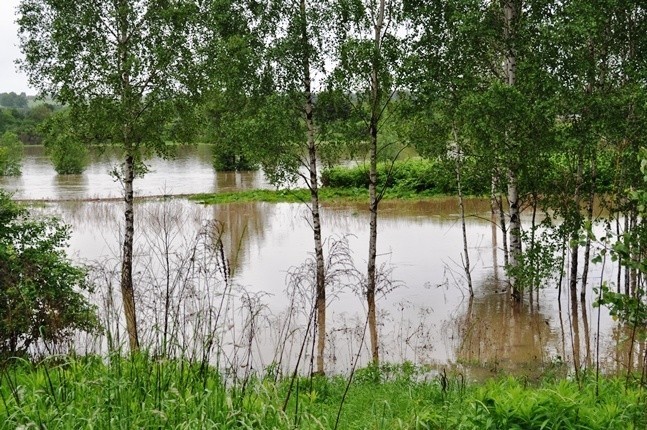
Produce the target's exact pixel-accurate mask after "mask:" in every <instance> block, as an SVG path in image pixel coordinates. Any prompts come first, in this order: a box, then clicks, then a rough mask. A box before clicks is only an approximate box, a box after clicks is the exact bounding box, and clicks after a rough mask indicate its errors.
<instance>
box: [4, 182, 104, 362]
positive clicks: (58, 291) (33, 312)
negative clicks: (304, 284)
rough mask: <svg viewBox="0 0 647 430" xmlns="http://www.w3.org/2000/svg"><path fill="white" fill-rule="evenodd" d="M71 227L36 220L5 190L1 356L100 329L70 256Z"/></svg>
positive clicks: (80, 274)
mask: <svg viewBox="0 0 647 430" xmlns="http://www.w3.org/2000/svg"><path fill="white" fill-rule="evenodd" d="M69 236H70V231H69V227H68V226H66V225H64V224H62V223H61V222H60V221H59V220H57V219H54V218H45V219H35V218H31V217H30V216H29V214H28V212H27V211H26V210H25V209H23V208H21V207H19V206H17V205H16V204H15V203H13V202H12V201H11V199H10V198H9V196H8V195H7V194H6V193H5V192H4V191H0V315H1V317H0V354H2V355H4V354H11V355H14V354H20V353H25V352H26V351H27V349H28V348H29V346H30V345H32V344H33V343H35V342H37V341H44V342H53V343H58V342H62V341H63V340H66V339H68V338H69V337H70V336H71V335H72V334H73V333H74V331H76V330H85V331H92V330H96V329H97V328H98V321H97V317H96V314H95V308H94V306H92V305H90V303H89V302H88V301H87V300H86V298H85V296H84V293H87V292H88V291H90V289H91V287H90V285H89V284H88V283H87V280H86V273H85V270H84V269H82V268H80V267H77V266H75V265H73V264H72V263H71V262H70V261H69V260H68V259H67V257H66V255H65V251H64V249H65V247H66V245H67V240H68V239H69Z"/></svg>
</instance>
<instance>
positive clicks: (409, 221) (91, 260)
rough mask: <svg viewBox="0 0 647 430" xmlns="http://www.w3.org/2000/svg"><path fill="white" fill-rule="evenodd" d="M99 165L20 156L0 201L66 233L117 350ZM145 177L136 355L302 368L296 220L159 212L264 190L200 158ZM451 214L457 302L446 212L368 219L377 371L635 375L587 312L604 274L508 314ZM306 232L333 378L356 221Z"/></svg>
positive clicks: (302, 213)
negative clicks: (562, 369)
mask: <svg viewBox="0 0 647 430" xmlns="http://www.w3.org/2000/svg"><path fill="white" fill-rule="evenodd" d="M115 160H116V158H114V157H112V156H110V155H108V154H103V155H99V156H97V158H96V159H95V160H94V162H93V163H92V164H91V166H90V168H89V169H88V170H87V172H86V173H84V174H83V175H76V176H57V175H56V174H55V173H54V170H53V169H52V168H51V166H50V165H49V164H48V161H47V160H46V158H45V157H44V155H43V153H42V148H38V147H30V148H28V152H27V154H26V159H25V162H24V165H23V174H22V176H21V177H19V178H0V186H3V187H4V188H6V189H8V190H11V191H14V192H15V197H16V198H18V199H30V200H45V201H46V203H42V204H37V205H35V210H36V211H38V212H43V213H47V214H55V215H58V216H60V217H61V218H63V219H64V220H65V221H66V222H68V223H70V224H71V225H72V228H73V235H72V239H71V242H70V252H71V253H72V255H73V258H75V259H77V260H79V261H83V262H85V263H88V264H91V265H93V266H94V267H95V269H96V270H95V280H96V281H97V284H98V285H99V288H98V291H97V293H96V294H97V297H96V298H95V301H96V303H97V304H98V305H99V306H100V308H101V310H102V312H104V314H105V322H106V323H107V325H108V326H109V327H110V330H113V334H114V335H115V336H116V337H119V333H121V332H122V331H123V327H121V323H120V316H119V315H120V308H119V297H118V284H116V283H115V279H116V278H115V272H116V269H117V266H118V265H117V262H118V259H119V240H120V231H121V228H122V225H123V220H122V211H123V209H122V204H121V202H120V201H119V200H118V199H115V200H105V199H109V198H117V197H119V195H120V194H119V193H120V189H119V184H118V183H116V182H115V181H113V179H112V178H111V177H110V176H109V175H108V171H109V170H110V168H111V166H112V164H114V163H116V161H115ZM150 165H151V169H152V172H151V173H149V174H148V175H146V176H145V177H144V178H143V179H140V180H137V181H136V186H135V189H136V196H167V197H166V198H152V199H146V200H141V201H138V203H137V204H136V214H135V216H136V225H137V230H136V231H137V233H136V245H135V246H136V259H137V264H138V266H137V267H138V270H137V273H136V275H135V276H136V277H137V280H138V281H137V280H136V282H138V283H137V287H136V288H137V290H136V294H137V297H138V300H139V301H140V302H141V304H142V306H141V307H140V313H141V315H140V321H142V322H143V327H144V328H143V329H142V330H143V331H144V332H145V333H148V337H146V336H144V337H145V339H147V341H148V343H149V345H151V346H152V347H159V345H161V344H162V343H163V344H164V345H165V346H164V347H165V348H166V347H167V346H166V345H167V344H168V342H167V341H168V339H174V347H175V348H178V349H179V350H181V351H183V352H186V351H185V350H189V352H192V353H196V354H206V353H211V352H212V350H211V349H208V348H207V349H205V339H211V341H213V339H214V337H217V341H216V343H218V345H219V348H220V349H219V351H221V352H219V354H220V353H221V354H222V356H223V357H224V359H226V360H227V361H228V362H230V364H231V365H232V366H239V367H245V366H249V367H252V368H254V369H257V370H258V369H264V368H267V367H268V366H271V365H275V366H279V367H280V368H282V369H284V370H287V369H290V368H292V367H293V366H295V365H296V363H297V360H299V363H301V364H300V365H301V366H302V367H303V369H306V368H307V365H308V363H310V358H311V355H312V336H311V333H310V334H309V335H306V333H309V332H308V324H307V322H308V317H309V315H310V310H311V308H312V298H311V297H310V295H309V290H308V288H310V286H309V284H308V282H307V279H306V278H307V267H305V266H303V264H304V263H305V262H307V261H308V259H309V258H310V257H311V252H312V234H311V229H310V227H309V224H308V221H307V208H306V207H305V206H304V205H300V204H288V203H278V204H271V203H261V202H256V203H237V204H227V205H214V206H203V205H200V204H196V203H193V202H190V201H187V200H185V199H184V198H181V197H173V198H171V197H168V196H179V195H184V194H190V193H198V192H217V191H224V190H227V191H230V190H235V189H246V188H258V187H266V186H268V184H267V183H266V182H265V181H264V179H263V176H262V174H261V173H260V172H253V173H215V172H213V169H212V167H211V161H210V155H209V150H208V148H206V147H193V148H186V149H182V150H181V151H180V153H179V155H178V158H177V159H174V160H161V159H153V160H151V162H150ZM466 210H467V212H468V213H469V214H470V217H469V219H468V222H467V234H468V243H469V251H470V259H471V262H472V279H473V282H474V288H475V297H474V298H473V299H470V297H469V294H468V290H467V285H466V282H465V280H464V272H463V268H462V265H461V257H460V254H461V252H462V237H461V229H460V221H459V218H458V203H457V201H456V199H454V198H438V199H433V200H427V201H422V202H412V201H385V202H383V203H382V204H381V212H380V215H379V224H378V265H380V266H381V267H382V272H383V273H384V274H385V276H384V279H385V280H388V282H385V283H384V285H383V287H384V289H385V293H384V294H383V295H382V296H381V297H380V299H379V301H378V315H379V317H378V321H379V330H380V339H381V342H382V345H381V353H382V357H383V360H384V361H391V362H403V361H405V360H409V361H412V362H414V363H417V364H430V365H433V366H458V367H459V368H464V369H466V370H469V371H470V372H472V373H474V374H477V373H486V374H487V373H492V372H497V371H500V370H508V371H513V372H526V371H527V372H532V371H536V370H537V369H538V368H541V367H543V366H550V365H555V364H562V363H567V364H569V365H571V366H573V365H576V366H577V367H578V368H581V367H587V366H588V367H590V366H592V365H593V363H594V362H595V361H596V360H595V357H596V349H597V348H598V345H597V343H598V342H599V361H600V363H601V365H602V366H603V368H604V369H605V370H607V371H609V372H613V371H622V370H623V369H625V368H626V367H627V366H629V365H635V363H636V362H641V361H642V358H641V356H639V355H640V353H641V352H642V351H644V350H645V348H644V345H641V346H639V347H637V348H634V349H633V350H632V351H631V353H630V352H629V351H628V347H627V344H628V342H627V338H628V336H629V335H630V333H627V331H626V330H625V329H623V328H622V327H619V326H618V325H617V324H616V323H615V322H614V321H612V319H611V318H610V317H609V315H608V313H607V312H606V310H605V309H602V310H601V311H600V310H599V309H598V308H595V307H593V306H592V305H591V301H590V300H591V298H592V297H593V296H594V294H593V290H592V287H593V286H598V285H599V284H600V282H601V280H602V279H601V278H602V276H606V277H611V276H612V274H613V273H614V272H613V271H614V270H616V269H614V267H613V266H612V264H611V263H610V262H606V266H604V273H602V269H603V267H602V265H593V266H592V269H591V274H590V276H589V292H588V294H587V299H588V300H589V302H587V303H585V304H583V305H582V304H577V306H576V307H575V309H573V303H571V302H570V298H569V295H568V294H562V295H561V302H560V301H558V300H557V297H558V291H557V289H556V286H555V285H547V286H546V288H544V289H542V290H541V292H540V293H539V298H538V299H537V298H535V299H534V300H533V301H532V302H531V301H530V300H529V299H528V297H526V298H525V301H524V303H523V304H522V305H512V303H511V300H510V297H509V292H508V291H507V288H506V283H505V275H504V271H503V267H502V264H503V263H502V261H503V256H502V252H501V250H500V243H501V238H500V232H498V231H497V230H496V229H495V228H493V224H492V223H491V222H490V206H489V201H487V200H485V199H470V200H468V201H467V207H466ZM215 221H218V222H217V223H215ZM322 227H323V233H324V237H326V238H327V239H326V240H327V249H329V250H330V249H332V250H333V251H332V253H333V254H335V253H337V254H335V255H339V256H340V257H339V258H340V261H338V263H337V264H339V266H338V267H339V268H340V276H338V282H337V284H336V285H333V286H332V290H331V292H332V294H330V295H329V300H330V306H329V317H328V330H327V332H328V333H327V340H328V348H327V352H328V356H329V357H328V365H327V368H328V370H329V371H330V372H345V371H347V370H348V369H349V368H350V367H351V366H352V364H353V363H355V362H358V364H360V365H361V364H366V363H368V361H369V354H368V351H367V345H366V343H367V342H368V340H367V339H365V337H364V332H365V319H366V317H365V314H366V312H365V303H364V300H363V298H362V296H361V288H360V286H361V274H362V273H364V272H365V265H366V255H367V248H368V245H367V244H368V210H367V205H363V204H352V205H343V206H338V205H335V206H331V205H324V208H323V209H322ZM205 238H206V239H205ZM196 250H198V251H199V252H198V251H196ZM200 258H201V260H200V263H199V264H198V263H196V261H197V260H199V259H200ZM351 260H352V263H351ZM300 267H301V268H300ZM304 267H305V268H304ZM299 268H300V269H299ZM352 268H355V269H357V272H355V271H353V270H352ZM342 269H343V273H342V272H341V270H342ZM97 273H98V275H97ZM387 275H388V276H387ZM563 282H564V283H566V282H567V279H566V278H564V280H563ZM169 309H170V310H169ZM162 314H163V315H164V317H162V316H161V315H162ZM162 325H163V326H164V330H163V332H164V336H163V337H164V342H162V340H161V335H160V327H161V326H162ZM122 335H123V333H122ZM82 341H84V342H87V344H86V345H84V346H82V347H80V346H77V349H80V350H88V351H97V350H101V349H103V348H105V347H106V345H107V344H106V342H107V341H106V340H105V339H92V340H91V339H85V340H79V342H82ZM115 341H118V342H120V341H119V340H118V339H117V340H115V339H114V338H113V339H112V340H111V342H115ZM304 342H305V343H304ZM303 345H305V347H303ZM299 356H300V357H301V358H300V359H299ZM629 357H631V360H633V363H630V359H629Z"/></svg>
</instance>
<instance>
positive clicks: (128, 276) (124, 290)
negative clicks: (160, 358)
mask: <svg viewBox="0 0 647 430" xmlns="http://www.w3.org/2000/svg"><path fill="white" fill-rule="evenodd" d="M117 14H118V20H117V21H118V27H119V40H118V51H119V58H118V61H119V68H120V70H121V75H120V78H121V94H120V97H121V103H122V105H124V106H126V112H125V116H126V118H128V116H129V115H130V114H131V113H132V112H131V103H132V95H131V92H132V88H131V82H130V78H131V77H130V70H129V67H130V66H129V61H128V58H129V54H130V53H129V47H128V45H129V38H130V26H129V21H128V3H127V1H126V0H120V1H119V3H118V6H117ZM127 121H128V119H125V120H124V122H125V123H124V124H123V140H124V141H123V145H124V148H125V149H126V159H125V162H124V171H123V182H124V203H125V208H124V241H123V249H122V254H121V296H122V300H123V305H124V316H125V318H126V330H127V331H128V340H129V344H130V351H131V352H136V351H138V350H139V335H138V331H137V312H136V306H135V288H134V285H133V243H134V237H135V212H134V194H133V182H134V180H135V161H134V151H135V148H134V146H133V145H134V143H133V140H132V129H131V125H130V124H128V122H127Z"/></svg>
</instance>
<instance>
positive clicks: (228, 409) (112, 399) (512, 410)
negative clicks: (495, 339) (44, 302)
mask: <svg viewBox="0 0 647 430" xmlns="http://www.w3.org/2000/svg"><path fill="white" fill-rule="evenodd" d="M274 377H275V375H274V374H272V373H269V374H268V375H266V376H265V377H263V376H252V377H250V378H247V379H246V380H244V381H241V380H237V381H233V382H228V383H227V384H225V382H224V381H223V379H222V378H221V376H220V374H219V373H218V372H217V371H216V370H215V369H214V368H213V367H210V366H204V365H201V364H200V363H192V362H188V361H183V360H165V359H153V358H151V357H148V356H146V355H133V356H130V357H129V358H124V357H122V356H119V355H116V354H115V355H112V356H109V357H107V358H102V357H96V356H89V357H81V358H71V357H64V358H61V357H56V358H51V359H49V360H48V361H45V362H43V363H41V364H39V365H33V364H31V363H28V362H26V361H22V360H16V361H14V362H13V363H11V364H9V365H8V367H6V368H5V369H4V371H3V372H2V373H1V374H0V395H1V397H2V402H0V417H1V418H2V419H1V420H0V422H2V424H0V428H1V429H5V428H6V429H9V428H11V429H13V428H20V427H22V428H29V427H35V428H97V429H102V428H106V429H107V428H143V429H146V428H186V429H188V428H255V429H270V428H271V429H290V428H305V429H331V428H335V423H336V421H337V416H338V414H339V423H338V426H337V428H340V429H367V428H370V429H546V428H550V429H555V428H561V429H584V428H586V429H623V430H624V429H631V428H634V429H638V428H641V429H642V428H645V426H646V425H647V409H646V408H645V393H644V390H643V389H642V388H641V387H640V386H639V385H638V384H633V383H630V384H629V385H626V384H625V382H626V380H625V379H624V378H622V379H614V378H601V379H600V381H599V385H598V387H597V389H598V393H597V394H596V382H595V379H594V378H592V377H591V378H587V377H585V378H583V379H582V380H581V381H580V383H579V384H578V383H577V382H576V381H573V380H568V379H561V380H543V381H541V382H539V383H537V384H530V383H528V382H527V381H524V380H521V379H513V378H505V379H500V380H491V381H488V382H485V383H465V382H464V379H462V378H460V377H448V376H445V375H444V374H443V375H440V376H434V375H431V374H430V373H425V369H422V368H418V367H415V366H413V365H410V364H406V363H405V364H402V365H387V366H382V367H380V368H375V367H369V368H365V369H360V370H358V371H357V372H356V373H355V374H354V377H353V379H352V382H351V383H350V385H348V380H347V378H345V377H341V376H334V377H320V376H317V377H312V378H307V377H301V378H297V380H296V381H294V383H293V384H291V381H290V380H289V379H279V380H278V382H277V381H276V380H275V378H274ZM288 391H289V392H290V395H289V398H288ZM286 399H288V401H287V402H286ZM284 405H286V407H285V409H284ZM340 406H341V412H340Z"/></svg>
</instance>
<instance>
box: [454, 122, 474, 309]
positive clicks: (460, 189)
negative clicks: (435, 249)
mask: <svg viewBox="0 0 647 430" xmlns="http://www.w3.org/2000/svg"><path fill="white" fill-rule="evenodd" d="M452 133H453V135H454V144H455V145H456V186H457V191H458V207H459V210H460V214H461V229H462V232H463V256H464V258H465V260H464V261H463V269H464V270H465V278H466V279H467V287H468V288H469V292H470V297H474V288H473V287H472V273H471V272H470V254H469V251H468V248H467V229H466V227H465V205H464V202H463V187H462V182H461V169H462V165H461V160H462V158H461V157H462V156H463V154H462V153H461V150H460V147H459V146H458V136H457V133H456V129H455V128H453V129H452Z"/></svg>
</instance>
